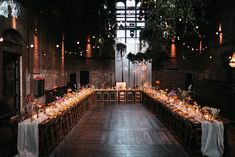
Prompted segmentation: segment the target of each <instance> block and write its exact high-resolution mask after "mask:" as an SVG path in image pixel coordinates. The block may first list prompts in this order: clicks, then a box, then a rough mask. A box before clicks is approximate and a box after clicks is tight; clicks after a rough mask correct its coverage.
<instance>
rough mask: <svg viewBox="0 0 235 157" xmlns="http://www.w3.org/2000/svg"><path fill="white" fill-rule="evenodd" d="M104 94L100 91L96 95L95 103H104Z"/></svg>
mask: <svg viewBox="0 0 235 157" xmlns="http://www.w3.org/2000/svg"><path fill="white" fill-rule="evenodd" d="M102 99H103V98H102V93H101V92H100V91H97V92H96V93H95V101H96V103H97V104H100V103H101V102H102Z"/></svg>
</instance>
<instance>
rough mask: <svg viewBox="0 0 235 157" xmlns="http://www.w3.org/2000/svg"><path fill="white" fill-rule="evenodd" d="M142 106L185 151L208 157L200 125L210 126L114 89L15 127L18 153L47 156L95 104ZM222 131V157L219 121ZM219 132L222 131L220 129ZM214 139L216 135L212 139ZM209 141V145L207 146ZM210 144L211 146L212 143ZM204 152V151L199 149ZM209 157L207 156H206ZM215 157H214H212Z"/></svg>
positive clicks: (137, 93)
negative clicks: (165, 127)
mask: <svg viewBox="0 0 235 157" xmlns="http://www.w3.org/2000/svg"><path fill="white" fill-rule="evenodd" d="M140 102H142V103H143V104H145V105H146V106H147V107H148V108H149V109H150V110H151V111H152V112H153V113H154V114H155V115H156V116H157V117H158V118H159V119H160V120H161V121H162V122H163V123H164V124H165V125H166V126H167V127H168V128H169V130H170V131H171V132H172V133H173V134H174V135H175V136H176V138H177V139H178V140H179V141H180V142H181V143H182V144H183V145H184V146H185V147H186V148H190V149H191V148H192V149H193V150H196V151H197V152H199V153H201V154H203V155H207V154H206V153H208V151H209V153H211V152H210V150H211V148H210V147H208V146H206V147H205V145H206V144H207V143H212V142H213V140H214V138H212V137H210V138H207V137H206V140H204V141H206V142H207V143H205V142H204V143H203V142H202V138H205V137H202V136H203V134H202V132H203V131H202V129H203V127H202V126H203V124H205V125H206V126H210V124H213V123H212V122H206V123H202V122H200V121H197V120H194V119H191V118H190V116H187V115H183V114H182V113H180V112H179V111H178V110H176V109H174V107H172V106H170V105H169V104H167V103H166V102H164V101H162V100H159V99H156V98H155V97H154V96H153V95H151V93H148V92H146V91H145V90H143V91H142V90H137V89H135V90H133V89H130V90H116V89H96V90H94V89H93V90H90V91H89V92H87V93H86V94H84V95H83V96H81V97H80V98H79V99H78V100H77V101H75V102H74V103H72V104H70V105H69V106H68V107H67V108H65V109H63V110H62V111H57V112H56V114H55V115H53V116H51V117H46V116H45V114H43V113H41V114H39V117H38V118H37V119H36V120H34V121H31V120H30V119H26V120H24V121H22V122H20V123H19V124H18V152H19V156H20V157H24V156H26V154H27V153H29V154H30V153H31V155H30V156H35V157H37V156H49V154H50V153H51V152H52V151H53V149H54V148H56V146H57V145H58V144H59V143H60V142H61V141H62V140H63V138H64V137H65V136H66V135H67V134H68V132H69V131H70V130H71V129H72V128H73V126H74V125H75V124H76V123H77V122H78V120H79V119H80V118H81V116H82V115H83V114H84V113H85V112H86V111H87V110H88V108H89V106H90V105H92V104H94V103H96V104H112V103H133V104H134V103H140ZM217 121H219V122H220V123H218V124H222V125H220V126H222V127H224V128H223V129H222V134H221V135H222V137H221V141H222V142H224V145H222V146H221V149H220V150H218V152H216V153H217V154H221V153H224V150H226V148H228V142H227V135H226V128H227V124H228V123H227V121H225V120H223V119H218V120H217ZM220 128H221V127H220ZM215 136H216V137H217V136H219V135H215ZM208 141H209V142H208ZM211 141H212V142H211ZM203 145H204V146H203ZM202 147H203V148H206V149H204V150H203V149H202ZM208 156H210V155H208ZM215 156H217V155H215Z"/></svg>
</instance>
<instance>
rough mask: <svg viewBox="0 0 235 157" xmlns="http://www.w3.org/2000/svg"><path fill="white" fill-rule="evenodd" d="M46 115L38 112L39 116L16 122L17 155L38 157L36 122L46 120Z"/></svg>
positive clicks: (18, 156) (20, 156)
mask: <svg viewBox="0 0 235 157" xmlns="http://www.w3.org/2000/svg"><path fill="white" fill-rule="evenodd" d="M46 119H47V116H46V115H44V114H43V113H41V114H39V118H38V119H36V120H34V121H33V122H31V119H26V120H24V121H22V122H20V123H19V124H18V141H17V148H18V153H19V154H18V155H17V157H38V155H39V130H38V124H39V123H41V122H42V121H44V120H46Z"/></svg>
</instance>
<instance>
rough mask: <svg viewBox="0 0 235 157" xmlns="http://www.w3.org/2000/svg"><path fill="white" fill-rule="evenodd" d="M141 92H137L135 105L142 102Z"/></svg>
mask: <svg viewBox="0 0 235 157" xmlns="http://www.w3.org/2000/svg"><path fill="white" fill-rule="evenodd" d="M141 97H142V96H141V92H140V91H136V92H135V103H140V102H141Z"/></svg>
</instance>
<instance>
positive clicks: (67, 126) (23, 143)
mask: <svg viewBox="0 0 235 157" xmlns="http://www.w3.org/2000/svg"><path fill="white" fill-rule="evenodd" d="M93 103H94V91H89V92H86V93H85V94H84V95H81V96H80V97H78V99H77V101H74V103H73V102H72V104H70V105H67V107H66V108H60V109H55V111H54V114H53V115H47V114H44V113H43V112H41V113H39V115H38V118H36V119H34V120H31V118H28V119H25V120H24V121H21V122H20V123H19V124H18V141H17V143H18V144H17V147H18V153H19V154H18V156H19V157H28V156H30V157H37V156H49V155H50V153H51V152H52V151H53V149H54V148H55V147H56V146H57V145H58V144H59V143H60V142H61V141H62V140H63V138H64V137H65V136H66V135H67V134H68V133H69V131H70V130H71V129H72V128H73V126H74V125H75V124H76V123H77V122H78V120H79V119H80V118H81V117H82V115H83V114H84V113H85V112H86V111H87V110H88V108H89V106H90V105H92V104H93ZM63 107H65V106H63Z"/></svg>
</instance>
